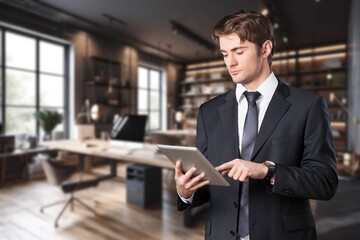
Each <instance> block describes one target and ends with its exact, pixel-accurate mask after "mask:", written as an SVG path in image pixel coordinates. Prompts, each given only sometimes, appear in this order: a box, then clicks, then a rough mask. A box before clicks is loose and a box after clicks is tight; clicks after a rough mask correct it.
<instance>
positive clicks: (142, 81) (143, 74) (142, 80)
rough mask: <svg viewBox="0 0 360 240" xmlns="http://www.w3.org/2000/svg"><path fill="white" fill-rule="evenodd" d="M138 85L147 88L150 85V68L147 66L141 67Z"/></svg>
mask: <svg viewBox="0 0 360 240" xmlns="http://www.w3.org/2000/svg"><path fill="white" fill-rule="evenodd" d="M138 79H139V80H138V87H139V88H147V87H148V70H147V69H146V68H142V67H140V68H139V70H138Z"/></svg>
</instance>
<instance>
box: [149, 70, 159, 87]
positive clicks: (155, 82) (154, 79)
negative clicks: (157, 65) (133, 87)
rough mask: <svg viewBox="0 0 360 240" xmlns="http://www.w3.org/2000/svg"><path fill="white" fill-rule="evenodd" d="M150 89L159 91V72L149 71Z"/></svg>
mask: <svg viewBox="0 0 360 240" xmlns="http://www.w3.org/2000/svg"><path fill="white" fill-rule="evenodd" d="M150 89H153V90H159V89H160V73H159V71H155V70H151V71H150Z"/></svg>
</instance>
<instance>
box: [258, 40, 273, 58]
mask: <svg viewBox="0 0 360 240" xmlns="http://www.w3.org/2000/svg"><path fill="white" fill-rule="evenodd" d="M272 49H273V44H272V42H271V41H270V40H266V41H265V42H264V43H263V45H262V48H261V55H262V57H263V58H267V57H268V56H269V55H270V54H271V50H272Z"/></svg>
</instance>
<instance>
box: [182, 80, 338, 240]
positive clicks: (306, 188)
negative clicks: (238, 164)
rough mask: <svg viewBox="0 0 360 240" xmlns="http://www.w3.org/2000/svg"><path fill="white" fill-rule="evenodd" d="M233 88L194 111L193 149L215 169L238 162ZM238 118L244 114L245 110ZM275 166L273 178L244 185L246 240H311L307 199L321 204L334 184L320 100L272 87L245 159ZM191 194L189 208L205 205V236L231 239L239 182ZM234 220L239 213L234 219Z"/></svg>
mask: <svg viewBox="0 0 360 240" xmlns="http://www.w3.org/2000/svg"><path fill="white" fill-rule="evenodd" d="M237 109H238V108H237V101H236V97H235V90H232V91H230V92H229V93H227V94H224V95H221V96H218V97H216V98H214V99H212V100H210V101H208V102H206V103H204V104H203V105H202V106H201V107H200V109H199V113H198V125H197V147H198V148H199V149H200V150H201V152H203V153H204V155H205V156H206V157H207V158H208V160H209V161H210V162H211V163H212V164H213V165H214V166H218V165H220V164H222V163H225V162H228V161H230V160H233V159H235V158H238V157H239V154H238V152H239V150H238V145H239V144H238V141H239V140H238V139H239V138H238V130H237V129H238V126H237V124H238V123H237ZM245 114H246V113H245ZM267 160H269V161H273V162H275V163H276V166H277V167H276V181H275V185H274V186H271V185H270V183H269V182H268V181H265V180H255V179H250V181H249V184H250V186H249V228H250V239H251V240H265V239H266V240H272V239H274V240H275V239H276V240H279V239H291V240H296V239H299V240H305V239H316V238H317V237H316V229H315V221H314V217H313V215H312V212H311V209H310V205H309V200H308V199H320V200H328V199H331V198H332V197H333V195H334V194H335V192H336V188H337V185H338V178H337V174H336V159H335V153H334V148H333V139H332V133H331V128H330V123H329V117H328V110H327V106H326V102H325V100H324V99H323V98H322V97H320V96H317V95H314V94H312V93H307V92H303V91H301V90H299V89H296V88H292V87H289V86H287V85H285V84H283V83H280V82H279V85H278V87H277V89H276V91H275V93H274V95H273V98H272V100H271V101H270V104H269V106H268V109H267V111H266V114H265V116H264V119H263V122H262V125H261V128H260V131H259V134H258V136H257V139H256V143H255V147H254V150H253V155H252V158H251V161H254V162H258V163H262V162H264V161H267ZM227 180H228V181H229V183H230V187H219V186H206V187H203V188H201V189H199V190H198V191H197V192H196V193H195V195H194V199H193V203H192V205H191V206H189V205H187V204H185V203H183V202H182V201H181V200H179V202H178V209H179V210H184V209H186V208H188V207H196V206H199V205H202V204H204V203H206V202H210V205H209V217H208V220H207V223H206V228H205V231H206V233H205V235H206V239H216V240H221V239H235V236H234V235H235V233H236V231H237V226H238V221H239V206H240V197H241V196H240V195H241V187H242V184H241V183H240V182H239V181H234V180H232V179H230V178H227ZM240 218H241V216H240Z"/></svg>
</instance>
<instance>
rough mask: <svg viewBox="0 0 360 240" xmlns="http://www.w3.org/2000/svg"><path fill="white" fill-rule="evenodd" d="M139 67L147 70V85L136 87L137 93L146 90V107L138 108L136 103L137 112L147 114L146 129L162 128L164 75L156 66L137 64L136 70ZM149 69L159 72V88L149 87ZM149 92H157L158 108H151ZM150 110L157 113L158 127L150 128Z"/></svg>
mask: <svg viewBox="0 0 360 240" xmlns="http://www.w3.org/2000/svg"><path fill="white" fill-rule="evenodd" d="M140 68H144V69H146V71H147V87H146V88H143V87H139V84H138V87H137V91H138V93H139V90H146V91H147V98H148V99H147V108H146V109H139V108H138V105H137V106H136V107H137V112H138V113H139V112H146V114H147V115H148V122H147V129H146V130H147V131H158V130H162V129H163V125H164V123H163V114H164V109H163V92H164V87H163V84H164V83H163V81H164V77H163V71H162V70H161V69H159V68H156V67H152V66H148V65H145V64H139V66H138V71H139V70H140ZM151 71H156V72H158V73H159V89H158V90H153V89H151V86H150V79H151V78H150V74H151ZM137 81H138V83H139V76H138V80H137ZM151 92H157V93H158V94H159V110H151V107H150V105H151V102H150V99H151ZM137 101H139V96H137ZM151 112H158V113H159V127H158V128H153V129H151V128H150V113H151Z"/></svg>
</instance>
